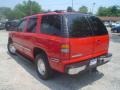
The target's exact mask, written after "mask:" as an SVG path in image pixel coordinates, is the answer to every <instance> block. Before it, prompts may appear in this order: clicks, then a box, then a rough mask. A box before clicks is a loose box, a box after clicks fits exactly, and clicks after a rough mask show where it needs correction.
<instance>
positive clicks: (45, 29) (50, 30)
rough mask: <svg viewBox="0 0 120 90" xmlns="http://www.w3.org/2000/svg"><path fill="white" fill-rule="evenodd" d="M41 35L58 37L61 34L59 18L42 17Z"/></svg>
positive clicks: (51, 16) (56, 16)
mask: <svg viewBox="0 0 120 90" xmlns="http://www.w3.org/2000/svg"><path fill="white" fill-rule="evenodd" d="M40 32H41V33H44V34H49V35H56V36H60V34H61V16H59V15H48V16H43V17H42V21H41V30H40Z"/></svg>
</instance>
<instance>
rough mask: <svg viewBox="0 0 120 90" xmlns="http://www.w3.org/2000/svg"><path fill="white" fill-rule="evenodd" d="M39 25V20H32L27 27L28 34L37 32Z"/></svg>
mask: <svg viewBox="0 0 120 90" xmlns="http://www.w3.org/2000/svg"><path fill="white" fill-rule="evenodd" d="M36 25H37V18H30V19H29V21H28V25H27V32H31V33H33V32H35V30H36Z"/></svg>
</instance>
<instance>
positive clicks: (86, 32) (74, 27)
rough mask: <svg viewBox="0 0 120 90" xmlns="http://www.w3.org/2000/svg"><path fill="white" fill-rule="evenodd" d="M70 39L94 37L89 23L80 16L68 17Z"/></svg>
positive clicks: (72, 15)
mask: <svg viewBox="0 0 120 90" xmlns="http://www.w3.org/2000/svg"><path fill="white" fill-rule="evenodd" d="M66 18H67V24H68V32H69V37H88V36H91V35H92V31H91V29H90V26H89V23H88V21H87V20H86V18H85V17H84V16H81V15H80V14H70V15H66Z"/></svg>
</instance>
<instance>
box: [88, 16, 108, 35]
mask: <svg viewBox="0 0 120 90" xmlns="http://www.w3.org/2000/svg"><path fill="white" fill-rule="evenodd" d="M88 20H89V22H90V24H91V28H92V30H93V32H94V35H106V34H108V31H107V29H106V27H105V26H104V24H103V23H102V21H101V20H100V19H98V18H97V17H94V16H90V17H88Z"/></svg>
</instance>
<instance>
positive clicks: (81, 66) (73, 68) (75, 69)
mask: <svg viewBox="0 0 120 90" xmlns="http://www.w3.org/2000/svg"><path fill="white" fill-rule="evenodd" d="M111 58H112V54H110V53H109V54H107V55H103V56H100V57H96V60H97V63H96V64H95V65H92V66H91V65H90V61H91V60H86V61H82V62H80V63H76V64H72V65H68V66H67V67H66V73H67V74H69V75H75V74H79V73H80V72H82V71H87V70H89V69H91V68H94V67H97V66H100V65H103V64H105V63H107V62H109V61H110V60H111Z"/></svg>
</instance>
